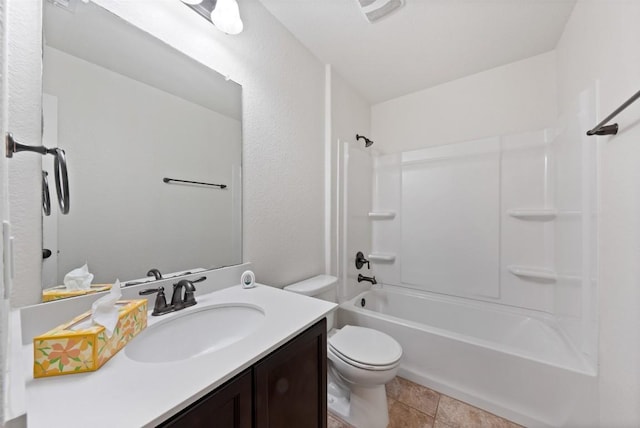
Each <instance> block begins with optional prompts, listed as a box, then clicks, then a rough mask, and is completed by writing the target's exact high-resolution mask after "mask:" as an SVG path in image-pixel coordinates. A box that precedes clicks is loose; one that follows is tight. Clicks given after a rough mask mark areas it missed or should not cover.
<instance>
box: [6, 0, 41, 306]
mask: <svg viewBox="0 0 640 428" xmlns="http://www.w3.org/2000/svg"><path fill="white" fill-rule="evenodd" d="M41 13H42V2H41V1H39V0H28V1H9V2H8V3H7V15H6V17H5V21H4V22H5V23H6V24H7V54H8V74H7V78H8V82H7V88H8V91H7V95H8V97H9V104H8V109H7V114H8V120H7V128H8V130H9V131H11V132H12V133H13V134H14V137H15V138H16V139H17V140H19V141H21V142H23V143H25V144H29V145H40V142H41V135H42V126H41V120H42V117H41V116H42V115H41V110H40V109H41V100H42V89H41V88H42V82H41V80H42V79H41V74H42V67H41V57H42V49H41V44H42V23H41V20H40V16H41ZM41 164H42V159H41V156H40V155H36V154H33V153H20V154H18V155H16V156H15V157H14V158H13V159H10V160H9V161H8V162H7V167H8V195H7V196H8V199H7V197H5V198H4V199H3V205H10V206H11V218H10V220H11V224H12V230H13V235H14V236H15V238H16V239H15V244H14V257H15V264H14V266H15V273H14V281H13V290H12V293H11V305H12V306H22V305H26V304H29V303H35V302H38V301H39V300H40V296H41V291H40V263H41V262H40V261H41V257H42V244H41V235H42V224H41V215H40V212H41V198H40V186H41V180H42V175H41V172H40V171H41Z"/></svg>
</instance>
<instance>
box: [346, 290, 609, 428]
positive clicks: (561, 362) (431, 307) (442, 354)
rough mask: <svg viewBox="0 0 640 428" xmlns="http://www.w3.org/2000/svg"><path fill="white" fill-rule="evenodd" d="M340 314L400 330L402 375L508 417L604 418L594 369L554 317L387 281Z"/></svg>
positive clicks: (564, 422)
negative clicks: (597, 402) (598, 403)
mask: <svg viewBox="0 0 640 428" xmlns="http://www.w3.org/2000/svg"><path fill="white" fill-rule="evenodd" d="M362 299H364V300H365V301H364V304H365V306H364V308H363V307H362V303H363V302H362ZM338 318H339V320H340V323H341V324H342V323H344V324H354V325H360V326H365V327H369V328H374V329H376V330H380V331H382V332H385V333H387V334H389V335H391V336H393V337H394V338H395V339H396V340H397V341H398V342H399V343H400V345H401V346H402V348H403V350H404V357H403V360H402V366H401V368H400V371H399V374H400V375H401V376H403V377H405V378H407V379H410V380H413V381H415V382H418V383H420V384H422V385H426V386H428V387H430V388H433V389H435V390H437V391H439V392H442V393H444V394H447V395H451V396H454V397H456V398H459V399H462V400H463V401H466V402H468V403H470V404H473V405H476V406H478V407H481V408H483V409H485V410H488V411H490V412H493V413H495V414H497V415H500V416H503V417H505V418H507V419H510V420H513V421H515V422H518V423H521V424H523V425H527V426H581V425H585V424H587V425H588V424H589V423H591V422H590V421H593V420H595V419H594V418H595V417H597V415H596V413H595V409H594V408H593V402H594V401H593V400H594V399H595V394H596V383H597V381H596V379H597V378H596V377H595V372H594V370H593V368H592V367H591V366H590V364H589V362H588V361H586V359H585V358H584V356H583V355H582V354H581V353H580V351H579V350H578V349H576V348H575V346H573V345H572V344H571V342H570V341H569V340H568V339H567V337H566V336H565V335H564V334H563V333H562V332H561V330H559V329H558V326H557V323H555V322H554V320H553V318H552V317H549V316H547V317H544V316H541V315H540V314H539V313H536V312H534V311H529V312H528V313H526V314H524V313H522V311H521V310H514V309H508V308H504V307H501V306H499V305H495V304H489V303H482V302H474V301H471V300H463V299H459V298H452V297H446V296H441V295H435V294H428V295H427V294H425V293H416V292H413V291H408V290H406V289H401V288H399V287H393V286H384V287H383V289H381V290H373V291H369V292H366V293H363V294H361V295H359V296H357V297H356V298H354V299H352V300H350V301H348V302H345V303H343V304H342V305H341V306H340V309H339V313H338Z"/></svg>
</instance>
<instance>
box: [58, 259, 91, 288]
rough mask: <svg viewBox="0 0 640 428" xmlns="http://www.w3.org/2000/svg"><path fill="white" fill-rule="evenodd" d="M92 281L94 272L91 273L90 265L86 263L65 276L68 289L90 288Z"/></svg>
mask: <svg viewBox="0 0 640 428" xmlns="http://www.w3.org/2000/svg"><path fill="white" fill-rule="evenodd" d="M91 281H93V274H92V273H89V267H88V266H87V264H86V263H85V265H84V266H82V267H79V268H77V269H74V270H72V271H71V272H69V273H68V274H66V275H65V276H64V285H65V287H67V290H88V289H89V287H90V286H91Z"/></svg>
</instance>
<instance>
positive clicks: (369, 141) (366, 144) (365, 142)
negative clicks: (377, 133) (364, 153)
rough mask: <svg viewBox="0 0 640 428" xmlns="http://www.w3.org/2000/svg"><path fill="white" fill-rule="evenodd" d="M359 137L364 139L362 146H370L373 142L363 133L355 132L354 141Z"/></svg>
mask: <svg viewBox="0 0 640 428" xmlns="http://www.w3.org/2000/svg"><path fill="white" fill-rule="evenodd" d="M359 139H363V140H364V146H365V147H369V146H371V145H372V144H373V141H371V140H370V139H368V138H367V137H365V136H364V135H360V134H356V141H358V140H359Z"/></svg>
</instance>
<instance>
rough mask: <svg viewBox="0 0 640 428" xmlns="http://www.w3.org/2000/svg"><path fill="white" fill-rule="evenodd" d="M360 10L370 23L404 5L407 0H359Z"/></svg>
mask: <svg viewBox="0 0 640 428" xmlns="http://www.w3.org/2000/svg"><path fill="white" fill-rule="evenodd" d="M357 1H358V5H359V6H360V10H361V11H362V13H363V14H364V17H365V18H366V19H367V21H369V22H370V23H372V24H373V23H374V22H377V21H378V20H380V19H382V18H384V17H385V16H387V15H389V14H391V13H392V12H395V11H396V10H398V9H400V8H401V7H402V6H404V2H405V0H357Z"/></svg>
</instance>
